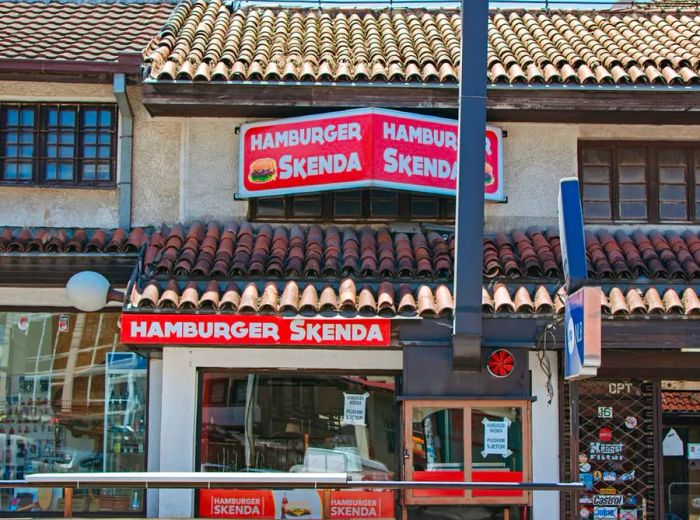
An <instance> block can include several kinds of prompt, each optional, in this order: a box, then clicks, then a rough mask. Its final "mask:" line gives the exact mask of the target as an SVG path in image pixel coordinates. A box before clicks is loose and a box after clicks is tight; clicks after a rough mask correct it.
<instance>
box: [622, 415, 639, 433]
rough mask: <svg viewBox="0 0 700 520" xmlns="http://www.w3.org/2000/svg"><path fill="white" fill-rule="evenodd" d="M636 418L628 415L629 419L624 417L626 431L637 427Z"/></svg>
mask: <svg viewBox="0 0 700 520" xmlns="http://www.w3.org/2000/svg"><path fill="white" fill-rule="evenodd" d="M637 424H638V422H637V418H636V417H634V416H632V415H630V416H629V417H625V427H626V428H627V429H628V430H634V429H635V428H636V427H637Z"/></svg>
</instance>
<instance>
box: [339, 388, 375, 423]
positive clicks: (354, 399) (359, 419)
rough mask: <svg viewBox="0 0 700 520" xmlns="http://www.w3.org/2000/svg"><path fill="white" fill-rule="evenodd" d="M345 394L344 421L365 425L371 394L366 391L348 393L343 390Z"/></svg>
mask: <svg viewBox="0 0 700 520" xmlns="http://www.w3.org/2000/svg"><path fill="white" fill-rule="evenodd" d="M343 396H345V406H344V411H343V423H345V424H354V425H356V426H364V425H365V410H366V408H367V398H368V397H369V394H368V393H366V392H365V393H364V394H346V393H345V392H343Z"/></svg>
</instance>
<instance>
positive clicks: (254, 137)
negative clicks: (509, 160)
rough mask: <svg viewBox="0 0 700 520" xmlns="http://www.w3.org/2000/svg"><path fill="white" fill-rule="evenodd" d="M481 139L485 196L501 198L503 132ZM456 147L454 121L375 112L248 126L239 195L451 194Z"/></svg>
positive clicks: (242, 146)
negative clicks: (368, 189) (335, 192)
mask: <svg viewBox="0 0 700 520" xmlns="http://www.w3.org/2000/svg"><path fill="white" fill-rule="evenodd" d="M484 137H485V139H484V171H483V174H484V196H485V197H486V199H489V200H504V195H503V133H502V131H501V130H500V129H499V128H496V127H491V126H488V127H486V131H485V136H484ZM458 142H459V139H458V126H457V121H455V120H453V119H446V118H439V117H431V116H423V115H418V114H410V113H404V112H399V111H395V110H383V109H375V108H363V109H356V110H347V111H343V112H333V113H327V114H321V115H312V116H304V117H295V118H289V119H279V120H275V121H262V122H258V123H250V124H245V125H242V127H241V139H240V170H239V178H238V181H239V182H238V194H237V195H238V196H239V197H240V198H252V197H266V196H279V195H290V194H295V193H309V192H313V193H315V192H319V191H328V190H344V189H350V188H363V187H379V188H392V189H398V190H411V191H420V192H424V193H425V192H427V193H435V194H440V195H455V192H456V186H457V177H458V175H459V172H458V168H457V148H458V146H457V145H458ZM474 173H475V174H476V172H474Z"/></svg>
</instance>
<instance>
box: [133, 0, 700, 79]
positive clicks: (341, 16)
mask: <svg viewBox="0 0 700 520" xmlns="http://www.w3.org/2000/svg"><path fill="white" fill-rule="evenodd" d="M699 30H700V16H698V13H697V12H692V11H691V12H687V13H673V14H671V13H664V12H653V11H646V10H641V11H630V12H624V11H611V12H598V13H590V12H581V11H569V12H567V11H563V12H557V11H554V12H550V11H492V12H491V13H490V16H489V28H488V62H487V63H488V66H487V69H488V70H487V71H486V73H487V76H488V80H489V81H490V82H491V83H492V84H575V85H588V84H590V85H604V84H617V85H624V84H652V85H654V84H658V85H691V84H698V83H700V41H698V38H697V34H698V31H699ZM460 34H461V20H460V15H459V12H458V11H456V10H446V9H442V10H423V9H395V10H388V9H387V10H375V11H358V10H342V9H330V10H325V9H324V10H316V9H284V8H275V9H264V8H260V7H250V8H239V9H236V10H235V11H230V10H229V7H228V4H227V3H225V2H224V1H223V0H185V1H183V2H181V3H180V4H179V5H178V7H177V8H176V9H175V10H174V12H173V13H172V15H171V16H170V18H169V19H168V20H167V22H166V23H165V24H164V25H163V26H162V28H161V31H160V33H158V36H157V37H156V38H154V39H153V41H151V43H150V44H149V46H148V47H147V48H146V50H145V51H144V58H145V62H146V64H147V65H148V66H149V67H150V69H149V71H150V78H151V79H156V80H175V79H178V80H194V81H227V80H236V81H240V80H248V81H262V80H266V81H302V82H317V81H335V82H338V81H341V82H343V81H353V82H363V81H371V82H402V83H403V82H409V83H443V84H444V83H456V82H457V81H458V78H459V72H460V71H459V67H460Z"/></svg>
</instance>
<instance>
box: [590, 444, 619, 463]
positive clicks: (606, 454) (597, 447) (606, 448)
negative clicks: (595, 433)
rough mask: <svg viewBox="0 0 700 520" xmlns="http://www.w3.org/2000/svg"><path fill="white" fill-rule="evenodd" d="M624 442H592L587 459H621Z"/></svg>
mask: <svg viewBox="0 0 700 520" xmlns="http://www.w3.org/2000/svg"><path fill="white" fill-rule="evenodd" d="M623 449H624V444H621V443H619V442H616V443H613V444H608V443H603V442H592V443H591V451H590V453H589V459H590V460H592V461H603V460H610V461H617V462H619V461H621V460H622V450H623Z"/></svg>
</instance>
